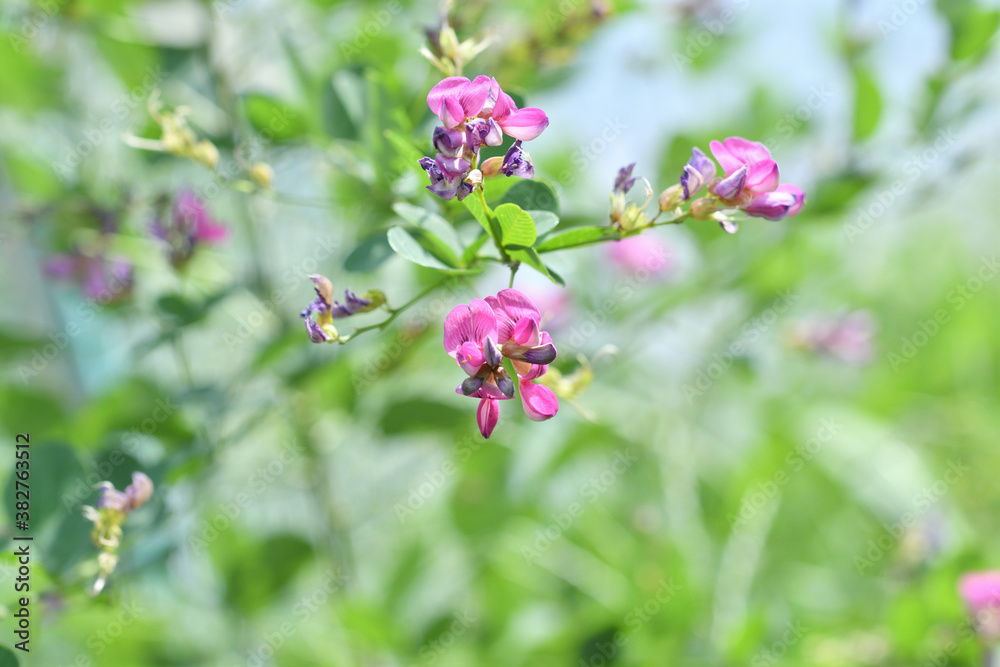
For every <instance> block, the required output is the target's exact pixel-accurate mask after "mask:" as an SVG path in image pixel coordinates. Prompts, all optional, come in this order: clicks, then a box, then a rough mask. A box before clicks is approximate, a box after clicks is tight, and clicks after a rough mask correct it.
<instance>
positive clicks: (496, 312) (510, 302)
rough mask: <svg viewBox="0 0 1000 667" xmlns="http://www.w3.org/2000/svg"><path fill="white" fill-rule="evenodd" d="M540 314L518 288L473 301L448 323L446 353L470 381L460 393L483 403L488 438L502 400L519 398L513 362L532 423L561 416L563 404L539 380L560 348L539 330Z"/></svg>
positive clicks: (482, 425)
mask: <svg viewBox="0 0 1000 667" xmlns="http://www.w3.org/2000/svg"><path fill="white" fill-rule="evenodd" d="M539 319H540V317H539V313H538V309H537V308H535V306H534V304H533V303H531V301H530V300H529V299H528V297H526V296H525V295H524V294H521V293H520V292H518V291H517V290H514V289H506V290H502V291H501V292H499V293H498V294H497V295H496V296H488V297H486V298H485V299H473V300H472V301H471V302H470V303H469V304H468V305H464V304H463V305H461V306H457V307H455V308H454V309H453V310H452V311H451V313H449V314H448V317H447V318H446V319H445V322H444V348H445V351H447V352H448V354H449V356H451V357H452V358H454V359H455V361H456V363H457V364H458V365H459V366H460V367H461V368H462V370H464V371H465V372H466V374H467V375H468V377H467V378H466V379H465V380H464V381H463V382H462V384H461V385H460V386H459V387H458V389H456V393H460V394H463V395H465V396H471V397H473V398H478V399H479V408H478V409H477V412H476V421H477V423H478V425H479V431H480V432H481V433H482V434H483V437H484V438H488V437H490V434H491V433H492V432H493V428H494V427H495V426H496V424H497V420H498V419H499V410H500V404H499V401H501V400H507V399H510V398H513V396H514V390H515V387H514V382H513V381H512V380H511V378H510V376H509V375H508V374H507V371H506V370H505V369H504V367H503V358H504V357H506V358H508V359H510V360H511V362H512V364H513V366H514V370H515V371H516V373H517V380H518V382H517V386H518V388H520V390H521V404H522V406H523V407H524V412H525V414H526V415H527V416H528V418H529V419H532V420H534V421H543V420H545V419H549V418H551V417H553V416H555V414H556V412H558V410H559V401H558V399H557V398H556V395H555V394H554V393H553V392H552V390H551V389H549V388H548V387H546V386H544V385H539V384H535V383H534V380H535V379H537V378H539V377H541V376H542V375H544V374H545V372H546V370H548V364H549V363H551V362H552V361H553V360H555V358H556V348H555V346H554V345H553V344H552V338H551V336H549V334H548V333H547V332H544V331H539V329H538V322H539Z"/></svg>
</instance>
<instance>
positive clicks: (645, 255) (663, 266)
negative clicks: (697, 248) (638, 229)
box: [607, 234, 673, 276]
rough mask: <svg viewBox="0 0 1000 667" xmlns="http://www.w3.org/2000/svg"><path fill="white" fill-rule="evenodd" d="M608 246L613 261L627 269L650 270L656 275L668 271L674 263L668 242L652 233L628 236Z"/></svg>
mask: <svg viewBox="0 0 1000 667" xmlns="http://www.w3.org/2000/svg"><path fill="white" fill-rule="evenodd" d="M607 248H608V249H607V252H608V257H609V258H610V259H611V261H612V262H614V263H615V264H617V265H618V266H619V267H621V268H622V269H624V270H625V271H629V272H633V273H634V272H637V271H648V272H649V273H650V274H651V275H654V276H656V275H662V274H664V273H666V272H668V271H669V270H670V268H671V266H672V265H673V258H672V257H671V255H670V251H669V249H668V248H667V244H666V243H664V242H663V241H662V240H661V239H660V238H659V237H657V236H653V235H652V234H641V235H637V236H626V237H625V238H623V239H619V240H618V241H615V242H614V243H609V244H608V246H607Z"/></svg>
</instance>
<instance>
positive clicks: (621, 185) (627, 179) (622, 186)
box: [613, 162, 635, 194]
mask: <svg viewBox="0 0 1000 667" xmlns="http://www.w3.org/2000/svg"><path fill="white" fill-rule="evenodd" d="M634 167H635V162H633V163H632V164H630V165H627V166H625V167H622V168H621V169H619V170H618V176H617V177H616V178H615V187H614V190H613V192H619V193H621V194H625V193H626V192H628V191H629V190H631V189H632V186H633V185H634V184H635V178H634V177H633V176H632V169H633V168H634Z"/></svg>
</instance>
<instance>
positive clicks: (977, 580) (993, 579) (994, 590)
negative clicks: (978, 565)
mask: <svg viewBox="0 0 1000 667" xmlns="http://www.w3.org/2000/svg"><path fill="white" fill-rule="evenodd" d="M958 590H959V593H960V594H961V596H962V599H963V600H964V601H965V606H966V608H967V609H968V610H969V615H970V616H972V619H973V624H974V626H975V628H976V632H978V633H979V636H980V637H982V638H983V640H984V641H986V642H988V643H994V642H998V641H1000V570H990V571H986V572H969V573H967V574H965V575H963V576H962V578H961V579H960V580H959V583H958Z"/></svg>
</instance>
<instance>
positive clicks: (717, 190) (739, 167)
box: [710, 137, 779, 201]
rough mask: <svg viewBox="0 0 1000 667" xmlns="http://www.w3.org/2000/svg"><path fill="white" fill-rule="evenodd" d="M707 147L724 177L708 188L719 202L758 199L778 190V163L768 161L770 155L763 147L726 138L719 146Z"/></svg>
mask: <svg viewBox="0 0 1000 667" xmlns="http://www.w3.org/2000/svg"><path fill="white" fill-rule="evenodd" d="M710 147H711V149H712V155H714V156H715V159H716V160H718V161H719V164H720V165H721V166H722V170H723V171H724V172H725V173H726V176H725V178H723V179H722V180H721V181H718V182H716V183H715V185H714V186H712V188H711V189H712V192H713V194H715V195H716V196H717V197H719V198H720V199H724V200H730V201H731V200H738V199H741V198H742V197H744V196H748V197H757V196H759V195H763V194H766V193H768V192H772V191H774V189H775V188H777V187H778V180H779V175H778V163H776V162H775V161H774V160H772V159H771V152H770V151H769V150H767V148H766V147H765V146H764V144H762V143H760V142H757V141H749V140H748V139H744V138H742V137H729V138H728V139H726V140H725V141H723V142H722V143H719V142H718V141H713V142H712V143H711V144H710Z"/></svg>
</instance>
